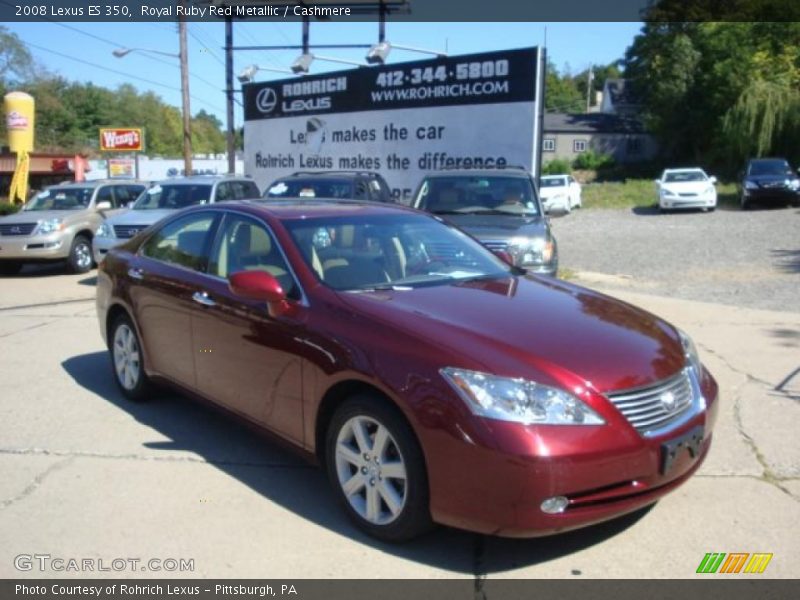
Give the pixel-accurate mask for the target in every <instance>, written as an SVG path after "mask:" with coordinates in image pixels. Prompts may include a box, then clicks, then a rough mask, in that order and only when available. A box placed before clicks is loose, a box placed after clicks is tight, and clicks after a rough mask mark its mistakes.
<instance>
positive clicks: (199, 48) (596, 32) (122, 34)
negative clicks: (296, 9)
mask: <svg viewBox="0 0 800 600" xmlns="http://www.w3.org/2000/svg"><path fill="white" fill-rule="evenodd" d="M5 25H6V26H7V27H8V29H10V30H11V31H13V32H15V33H16V34H17V35H18V36H19V37H20V38H21V39H22V40H23V41H24V42H25V43H26V44H28V47H29V49H30V51H31V53H32V54H33V56H34V57H35V58H36V60H37V61H38V62H39V63H40V64H42V65H43V66H44V67H45V68H47V69H48V70H50V71H52V72H55V73H59V74H61V75H63V76H64V77H66V78H68V79H71V80H77V81H82V82H92V83H94V84H96V85H101V86H104V87H108V88H112V89H113V88H115V87H117V86H118V85H120V84H122V83H131V84H133V85H135V86H136V87H137V88H138V89H140V90H149V91H153V92H155V93H157V94H158V95H159V96H161V97H162V98H163V99H164V100H165V101H166V102H168V103H169V104H172V105H174V106H180V70H179V68H178V61H177V59H176V58H171V57H169V56H163V55H157V54H145V53H140V52H137V53H131V54H128V55H127V56H125V57H124V58H121V59H120V58H115V57H114V56H113V55H112V50H114V49H115V48H120V47H127V48H146V49H152V50H159V51H162V52H166V53H174V54H177V52H178V35H177V27H176V25H175V24H174V23H168V22H156V23H57V22H36V23H13V24H12V23H6V24H5ZM640 27H641V24H639V23H631V22H626V23H392V22H391V21H390V22H388V23H387V26H386V38H387V40H389V41H390V42H394V43H396V44H400V45H405V46H413V47H418V48H426V49H430V50H437V51H443V50H444V51H447V53H448V54H451V55H457V54H467V53H472V52H485V51H492V50H504V49H510V48H522V47H527V46H537V45H541V44H543V43H544V42H545V36H546V42H547V50H548V56H549V57H550V58H551V60H552V61H553V62H554V63H555V64H556V66H557V67H558V68H559V70H564V68H565V67H566V66H568V67H569V69H571V70H572V71H574V72H577V71H581V70H583V69H585V68H586V67H587V66H589V64H590V63H594V64H607V63H609V62H611V61H614V60H617V59H619V58H622V56H623V55H624V53H625V49H626V48H627V47H628V45H629V44H630V43H631V41H632V40H633V37H634V36H635V35H636V34H637V33H638V32H639V29H640ZM188 31H189V37H188V43H189V69H190V84H189V87H190V94H191V110H192V113H197V112H198V111H199V110H200V109H203V110H206V111H207V112H211V113H213V114H215V115H216V116H217V117H218V118H219V119H220V120H221V121H222V122H223V123H224V121H225V96H224V92H223V89H224V87H225V70H224V52H223V50H222V46H223V45H224V26H223V24H222V23H208V22H203V23H189V29H188ZM377 36H378V26H377V24H376V23H330V22H328V23H317V22H312V24H311V34H310V41H311V44H312V46H313V45H314V44H315V43H316V44H336V43H339V44H341V43H357V44H361V43H363V44H370V43H373V42H375V41H376V39H377ZM300 42H301V25H300V23H293V22H255V21H252V22H240V21H236V22H235V23H234V45H235V46H255V45H287V44H300ZM312 50H313V48H312ZM315 53H316V54H318V55H321V56H331V57H335V58H341V59H347V60H355V61H363V58H364V54H365V51H364V50H360V49H356V50H345V49H332V50H317V51H315ZM298 54H299V52H298V51H295V50H288V51H244V50H242V51H237V52H235V53H234V73H235V74H238V73H239V72H240V71H241V70H242V69H243V68H244V67H246V66H247V65H250V64H257V65H259V66H261V67H272V68H281V69H287V68H288V66H289V65H290V64H291V62H292V61H293V60H294V58H296V56H297V55H298ZM420 58H424V55H421V54H417V53H413V52H408V51H402V50H393V51H392V54H391V57H390V59H389V62H390V63H394V62H402V61H408V60H419V59H420ZM342 68H347V67H346V66H344V65H337V64H334V63H324V62H322V61H315V62H314V63H313V65H312V68H311V73H321V72H325V71H333V70H340V69H342ZM287 76H288V75H283V74H279V73H270V72H268V71H260V72H259V73H258V75H257V76H256V80H257V81H268V80H270V79H280V78H284V77H287ZM235 87H237V89H238V87H239V84H238V82H237V83H236V86H235ZM235 115H236V124H237V126H238V125H240V124H241V122H242V108H241V106H239V105H237V106H236V110H235Z"/></svg>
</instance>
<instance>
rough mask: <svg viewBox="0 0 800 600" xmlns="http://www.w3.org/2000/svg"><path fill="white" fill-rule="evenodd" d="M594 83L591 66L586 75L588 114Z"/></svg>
mask: <svg viewBox="0 0 800 600" xmlns="http://www.w3.org/2000/svg"><path fill="white" fill-rule="evenodd" d="M592 81H594V71H593V66H592V65H589V71H588V73H586V112H587V113H588V112H589V107H590V106H591V98H592Z"/></svg>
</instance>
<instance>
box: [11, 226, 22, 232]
mask: <svg viewBox="0 0 800 600" xmlns="http://www.w3.org/2000/svg"><path fill="white" fill-rule="evenodd" d="M11 233H22V229H20V228H19V227H12V228H11Z"/></svg>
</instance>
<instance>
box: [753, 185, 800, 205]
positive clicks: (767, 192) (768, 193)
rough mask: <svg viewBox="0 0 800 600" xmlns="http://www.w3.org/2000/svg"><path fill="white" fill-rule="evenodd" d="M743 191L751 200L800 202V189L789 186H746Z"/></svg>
mask: <svg viewBox="0 0 800 600" xmlns="http://www.w3.org/2000/svg"><path fill="white" fill-rule="evenodd" d="M743 193H744V197H745V198H747V199H748V200H749V201H751V202H800V189H796V190H795V189H792V188H789V187H773V188H755V189H752V188H744V190H743Z"/></svg>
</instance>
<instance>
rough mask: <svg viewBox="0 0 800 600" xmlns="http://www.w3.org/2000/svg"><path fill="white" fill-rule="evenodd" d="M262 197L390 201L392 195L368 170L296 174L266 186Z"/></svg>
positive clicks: (384, 183) (300, 172) (387, 185)
mask: <svg viewBox="0 0 800 600" xmlns="http://www.w3.org/2000/svg"><path fill="white" fill-rule="evenodd" d="M264 198H336V199H338V200H370V201H372V202H392V192H391V190H390V189H389V184H387V183H386V180H385V179H384V178H383V177H382V176H381V175H380V174H379V173H374V172H372V171H298V172H297V173H292V174H291V175H289V176H287V177H281V178H280V179H276V180H275V181H274V182H273V183H272V184H271V185H269V186H267V189H266V190H265V192H264Z"/></svg>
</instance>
